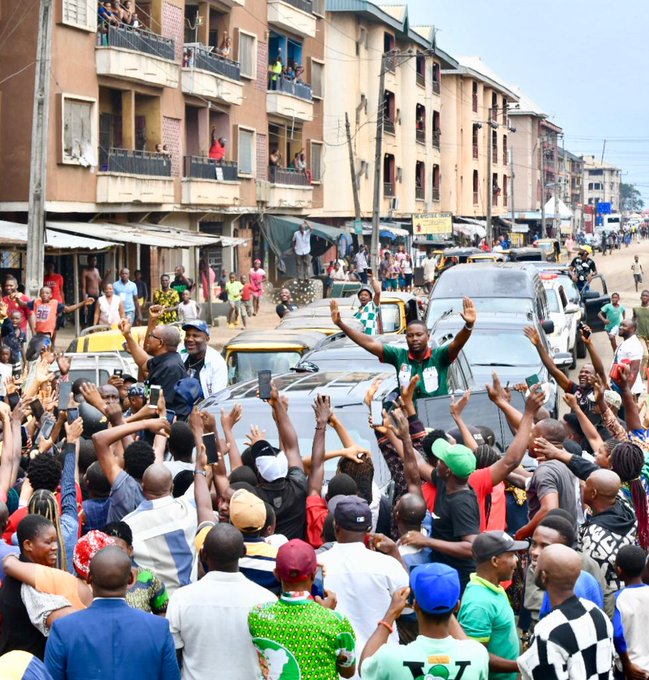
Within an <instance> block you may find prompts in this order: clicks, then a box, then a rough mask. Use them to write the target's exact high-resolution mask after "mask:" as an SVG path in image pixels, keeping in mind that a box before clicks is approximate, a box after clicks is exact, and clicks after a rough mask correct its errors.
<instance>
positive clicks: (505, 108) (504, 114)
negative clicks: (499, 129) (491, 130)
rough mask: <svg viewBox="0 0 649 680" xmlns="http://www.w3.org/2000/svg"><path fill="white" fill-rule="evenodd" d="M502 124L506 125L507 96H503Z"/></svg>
mask: <svg viewBox="0 0 649 680" xmlns="http://www.w3.org/2000/svg"><path fill="white" fill-rule="evenodd" d="M502 113H503V125H507V97H503V111H502Z"/></svg>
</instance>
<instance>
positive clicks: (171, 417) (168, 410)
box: [167, 408, 176, 425]
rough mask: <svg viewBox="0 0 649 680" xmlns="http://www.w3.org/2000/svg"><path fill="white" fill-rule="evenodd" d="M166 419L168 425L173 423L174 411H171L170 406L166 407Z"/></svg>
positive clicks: (174, 418)
mask: <svg viewBox="0 0 649 680" xmlns="http://www.w3.org/2000/svg"><path fill="white" fill-rule="evenodd" d="M167 420H168V421H169V425H173V424H174V420H176V412H175V411H172V410H171V409H170V408H168V409H167Z"/></svg>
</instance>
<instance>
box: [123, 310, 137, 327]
mask: <svg viewBox="0 0 649 680" xmlns="http://www.w3.org/2000/svg"><path fill="white" fill-rule="evenodd" d="M124 315H125V316H126V318H127V319H128V320H129V323H130V324H131V325H132V324H134V323H135V310H134V309H133V310H132V311H130V312H124Z"/></svg>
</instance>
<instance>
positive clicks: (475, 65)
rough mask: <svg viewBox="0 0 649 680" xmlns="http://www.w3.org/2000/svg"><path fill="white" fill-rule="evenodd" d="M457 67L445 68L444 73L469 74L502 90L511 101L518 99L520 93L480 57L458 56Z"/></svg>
mask: <svg viewBox="0 0 649 680" xmlns="http://www.w3.org/2000/svg"><path fill="white" fill-rule="evenodd" d="M457 60H458V66H457V68H454V69H450V70H443V71H442V75H457V74H459V75H469V76H473V77H474V78H476V79H478V80H481V81H482V82H483V83H486V84H487V85H489V86H490V87H492V88H494V89H495V90H498V91H499V92H502V94H504V95H505V96H506V97H507V98H508V99H509V100H510V101H514V102H515V101H518V95H517V94H516V92H514V91H513V90H512V88H511V86H510V85H508V84H507V83H506V82H505V81H504V80H503V79H502V78H501V77H500V76H498V75H497V74H496V73H495V72H494V71H492V70H491V69H490V68H489V67H488V66H487V65H486V64H485V63H484V62H483V61H482V59H481V58H480V57H458V59H457Z"/></svg>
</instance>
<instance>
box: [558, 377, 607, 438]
mask: <svg viewBox="0 0 649 680" xmlns="http://www.w3.org/2000/svg"><path fill="white" fill-rule="evenodd" d="M597 385H598V386H599V382H598V383H597ZM563 400H564V401H565V402H566V404H567V405H568V408H570V410H571V411H572V412H573V413H574V414H575V415H576V416H577V420H578V421H579V425H580V427H581V431H582V432H583V433H584V436H585V437H586V439H588V443H589V444H590V447H591V449H592V450H593V451H597V450H598V449H599V447H600V446H601V445H602V443H603V442H602V438H601V437H600V436H599V432H598V431H597V428H596V427H595V426H594V425H593V423H591V421H590V420H589V419H588V416H587V415H586V414H585V413H584V412H583V410H582V408H581V406H579V402H578V401H577V397H575V395H574V394H567V393H566V394H564V395H563ZM602 400H603V393H602Z"/></svg>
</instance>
